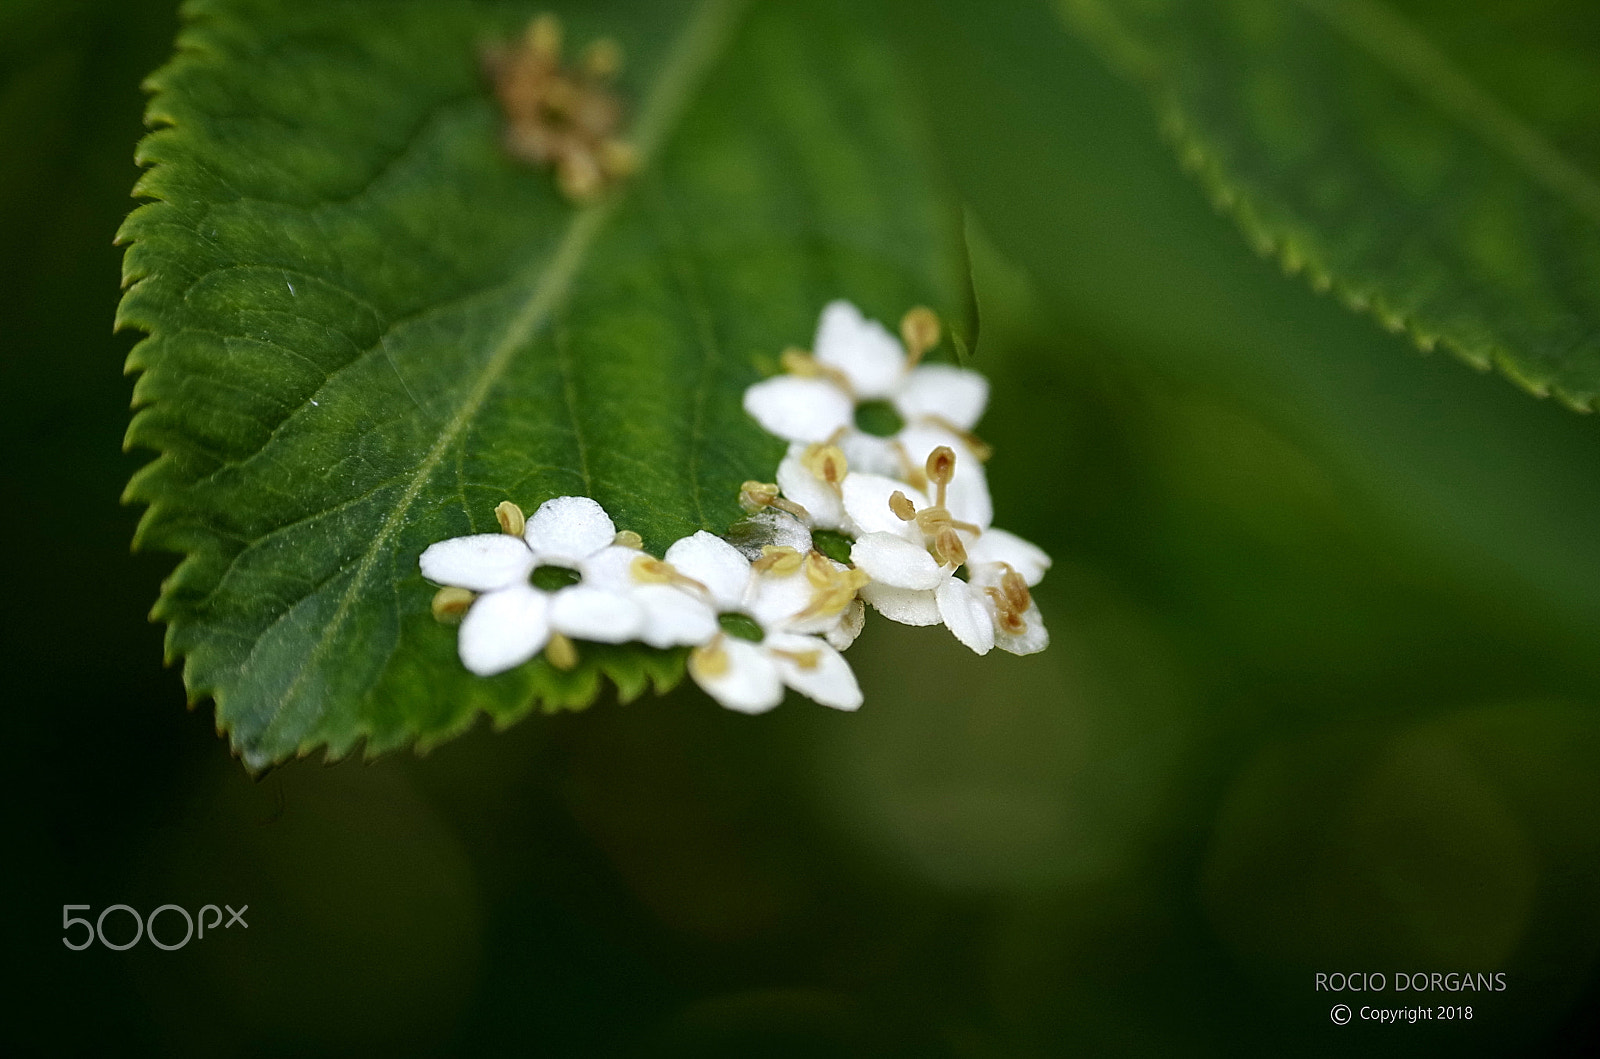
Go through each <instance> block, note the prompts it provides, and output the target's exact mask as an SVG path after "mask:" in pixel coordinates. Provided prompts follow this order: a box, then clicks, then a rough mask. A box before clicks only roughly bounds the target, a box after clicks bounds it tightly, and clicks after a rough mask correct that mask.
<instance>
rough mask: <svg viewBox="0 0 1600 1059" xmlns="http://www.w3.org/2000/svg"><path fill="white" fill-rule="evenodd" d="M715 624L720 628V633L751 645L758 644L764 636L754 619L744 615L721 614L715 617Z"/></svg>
mask: <svg viewBox="0 0 1600 1059" xmlns="http://www.w3.org/2000/svg"><path fill="white" fill-rule="evenodd" d="M717 624H718V625H721V626H722V631H723V632H725V633H727V634H728V635H729V636H737V637H738V638H739V639H741V640H749V641H750V642H751V643H760V642H761V640H762V639H763V636H764V634H763V633H762V631H761V626H759V625H757V624H756V621H755V619H754V618H752V617H750V616H749V615H746V614H722V615H719V616H718V617H717Z"/></svg>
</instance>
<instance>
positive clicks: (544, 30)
mask: <svg viewBox="0 0 1600 1059" xmlns="http://www.w3.org/2000/svg"><path fill="white" fill-rule="evenodd" d="M528 50H529V51H530V52H532V53H533V55H534V57H535V58H539V59H543V60H544V61H545V62H548V63H550V64H551V65H554V64H556V63H558V62H560V61H561V20H560V19H559V18H557V17H556V16H555V15H552V14H550V13H548V12H546V13H545V14H542V15H540V16H539V17H538V18H536V19H534V20H533V21H532V22H530V23H528Z"/></svg>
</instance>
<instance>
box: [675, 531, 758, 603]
mask: <svg viewBox="0 0 1600 1059" xmlns="http://www.w3.org/2000/svg"><path fill="white" fill-rule="evenodd" d="M666 559H667V562H669V563H671V564H672V565H673V567H675V568H676V569H677V571H678V573H680V574H682V575H684V576H685V577H692V578H694V579H695V580H696V581H698V582H700V583H701V584H702V585H705V586H706V590H707V591H708V592H710V593H711V598H712V599H713V600H714V601H715V602H716V604H717V607H718V609H720V610H738V609H739V607H740V606H742V605H743V604H744V595H745V589H746V588H748V587H749V585H750V560H749V559H746V558H745V557H744V556H743V555H740V554H739V549H737V548H735V547H734V546H733V545H731V544H729V543H728V542H727V541H725V540H723V539H722V538H721V537H718V536H716V535H714V534H711V533H707V532H706V531H705V530H700V531H699V532H698V533H695V534H693V535H691V536H688V537H684V538H683V539H682V540H679V541H676V542H674V543H673V545H672V547H670V548H668V549H667V555H666Z"/></svg>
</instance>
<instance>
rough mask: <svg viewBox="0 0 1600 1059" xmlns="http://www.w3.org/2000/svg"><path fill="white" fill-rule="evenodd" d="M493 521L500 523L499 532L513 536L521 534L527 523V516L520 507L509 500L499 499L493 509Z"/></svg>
mask: <svg viewBox="0 0 1600 1059" xmlns="http://www.w3.org/2000/svg"><path fill="white" fill-rule="evenodd" d="M494 517H495V521H496V522H499V523H500V532H501V533H508V534H510V535H511V536H513V537H520V536H522V531H523V529H524V528H526V527H527V525H528V516H526V515H524V514H523V513H522V509H521V508H520V507H518V506H517V505H515V504H513V503H512V502H511V501H509V500H502V501H500V503H499V505H498V506H497V507H496V508H495V509H494Z"/></svg>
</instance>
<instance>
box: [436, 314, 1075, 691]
mask: <svg viewBox="0 0 1600 1059" xmlns="http://www.w3.org/2000/svg"><path fill="white" fill-rule="evenodd" d="M939 330H940V329H939V322H938V320H937V318H936V317H935V316H934V315H933V313H931V312H930V311H928V310H926V309H913V310H912V311H911V312H909V313H907V314H906V316H905V318H904V319H903V320H902V321H901V328H900V331H901V338H900V339H898V340H897V339H896V338H895V337H894V336H893V335H891V334H890V333H889V331H888V330H887V329H886V328H884V327H883V326H882V325H881V324H879V323H877V322H876V321H872V320H867V319H865V318H864V317H863V316H862V315H861V313H860V312H859V311H858V310H857V309H856V308H855V307H854V306H853V305H850V304H849V303H848V302H843V301H836V302H833V303H831V304H829V305H828V306H827V307H826V308H825V309H824V310H823V313H822V319H821V322H820V325H819V326H818V329H817V336H816V341H815V350H814V352H811V353H806V352H802V351H799V350H791V351H789V352H787V353H785V354H784V356H783V366H784V368H785V371H784V373H783V374H781V375H777V376H774V377H772V378H770V379H767V380H765V381H763V382H759V383H756V384H755V385H754V386H751V387H750V388H749V389H748V390H747V391H746V392H745V395H744V407H745V410H746V411H748V412H749V413H750V415H752V416H753V417H754V418H755V419H756V421H757V422H759V423H760V424H761V425H762V427H763V428H765V429H766V430H768V431H769V432H771V433H772V434H775V435H777V436H778V437H780V438H782V439H784V440H786V441H787V442H789V448H788V451H787V453H786V454H785V455H784V457H783V459H782V461H781V462H780V463H779V465H778V468H777V472H776V475H775V478H776V481H774V482H771V483H767V482H761V481H755V480H752V481H749V482H746V483H745V485H744V487H743V489H742V491H741V495H740V502H741V503H742V504H743V505H744V507H745V509H746V510H747V511H749V512H751V513H752V515H753V518H752V520H751V522H752V524H753V525H755V526H756V527H757V529H758V532H759V539H758V540H756V541H755V542H753V543H752V542H751V541H750V540H749V539H748V536H746V537H745V538H741V546H736V545H735V544H734V543H732V542H730V541H729V540H725V539H723V538H721V537H718V536H715V535H713V534H711V533H707V532H705V531H701V532H698V533H695V534H693V535H692V536H689V537H685V538H683V539H682V540H679V541H677V542H676V543H674V544H673V545H672V546H671V547H669V548H668V549H667V551H666V553H665V555H664V556H663V557H662V558H656V557H655V556H652V555H650V554H648V553H647V552H645V551H644V550H643V548H642V546H641V545H642V542H641V540H640V538H639V537H638V535H637V534H634V533H631V532H627V531H624V532H621V533H619V532H618V531H617V528H616V526H615V525H614V524H613V523H612V521H611V518H610V516H608V515H607V514H606V512H605V511H604V510H603V509H602V508H601V507H600V505H599V504H597V503H596V502H595V501H593V500H591V499H589V498H587V497H575V496H564V497H556V498H554V499H552V500H547V501H545V502H544V503H543V504H541V505H540V507H539V509H538V510H537V511H535V512H534V514H533V515H532V516H531V517H524V514H523V512H522V510H521V509H520V508H518V507H517V506H516V505H514V504H512V503H510V502H509V501H508V502H506V503H502V504H501V505H500V506H499V507H498V508H497V509H496V512H495V514H496V516H497V518H498V519H499V522H500V530H501V532H499V533H485V534H476V535H473V536H468V537H456V538H453V539H451V540H446V541H441V542H439V543H438V544H434V545H433V546H431V547H429V548H428V549H427V550H426V551H424V552H423V553H422V558H421V561H420V562H421V567H422V574H423V576H424V577H426V578H427V579H429V580H430V581H433V582H435V583H437V584H440V585H443V586H445V587H443V588H441V589H440V590H439V592H438V594H437V595H436V596H435V598H434V614H435V616H436V617H439V618H441V619H445V618H452V617H460V618H461V630H460V634H459V642H458V650H459V652H460V655H461V661H462V663H463V664H464V665H465V666H466V667H467V668H468V669H469V670H471V671H472V672H473V673H476V674H479V675H481V676H490V675H493V674H495V673H500V672H504V671H505V670H508V669H511V668H513V667H515V666H518V665H520V664H522V663H523V662H526V661H527V660H529V659H531V658H532V657H534V656H535V655H536V654H538V653H539V652H540V651H544V652H545V655H546V657H547V658H548V659H549V660H550V662H551V663H552V664H554V665H556V666H558V667H570V666H571V665H573V664H575V663H576V660H577V653H576V648H575V647H574V645H573V643H572V641H573V640H574V639H578V640H588V641H593V642H599V643H623V642H628V641H639V642H642V643H645V644H648V645H650V646H652V647H661V648H665V647H689V648H691V651H690V654H689V674H690V676H692V677H693V679H694V680H695V682H696V683H697V684H699V685H700V686H701V687H702V688H704V689H705V690H706V692H707V693H709V694H710V695H711V696H712V697H713V698H715V699H716V700H717V701H718V702H720V703H722V704H723V705H724V706H727V707H729V708H730V709H735V710H741V711H743V712H746V713H760V712H763V711H765V710H769V709H771V708H773V707H774V706H776V705H778V703H779V702H780V701H781V700H782V698H783V694H784V688H785V687H788V688H791V689H793V690H795V691H798V692H800V693H801V694H803V695H806V696H808V697H809V698H811V699H814V700H815V701H817V702H820V703H822V704H823V705H825V706H832V707H835V708H837V709H842V710H853V709H856V708H857V707H859V706H860V705H861V701H862V695H861V689H860V686H859V685H858V684H857V683H856V679H855V674H854V673H853V672H852V671H851V669H850V666H849V664H848V663H847V662H846V661H845V659H844V656H843V655H842V654H841V652H842V651H844V650H845V649H846V648H848V647H849V646H850V644H851V643H853V642H854V640H855V638H856V636H857V635H858V634H859V633H860V631H861V627H862V624H863V621H864V617H865V606H864V604H870V605H871V606H872V607H873V608H874V609H875V610H877V611H878V612H879V613H880V614H883V615H885V616H886V617H888V618H890V619H891V620H893V621H898V622H902V623H904V624H907V625H941V624H942V625H944V626H946V627H947V628H948V629H949V630H950V631H951V633H953V634H954V635H955V637H956V639H957V640H959V641H960V642H961V643H963V644H965V645H966V646H967V647H969V648H971V649H972V650H973V651H976V652H977V653H978V654H986V653H988V652H989V651H990V650H991V649H992V648H995V647H999V648H1001V649H1002V650H1005V651H1010V652H1012V653H1013V654H1032V653H1034V652H1037V651H1042V650H1044V648H1045V647H1046V646H1047V645H1048V643H1049V634H1048V633H1047V632H1046V630H1045V626H1044V620H1043V618H1042V617H1041V616H1040V614H1039V608H1038V606H1037V605H1036V604H1035V603H1034V602H1033V599H1032V596H1031V594H1030V592H1029V589H1030V588H1032V587H1033V586H1034V585H1036V584H1038V583H1039V581H1040V579H1041V578H1043V577H1044V573H1045V571H1046V570H1047V569H1049V566H1050V557H1049V556H1048V555H1046V554H1045V553H1044V552H1043V551H1042V550H1041V549H1039V548H1038V547H1036V546H1034V545H1032V544H1030V543H1028V542H1027V541H1025V540H1022V539H1021V538H1020V537H1017V536H1016V535H1014V534H1011V533H1007V532H1006V531H1005V530H1002V529H996V528H994V527H993V526H992V524H991V523H992V522H993V514H994V512H993V505H992V503H991V501H990V497H989V487H988V482H987V479H986V478H985V476H984V470H983V463H984V461H985V460H986V459H987V458H988V456H989V449H988V447H987V446H986V445H984V444H983V443H982V442H981V441H979V440H978V439H977V437H976V436H974V435H973V433H972V430H973V428H974V427H975V426H976V425H977V422H978V420H979V418H980V417H981V416H982V414H983V410H984V406H985V404H986V403H987V400H988V383H987V382H986V381H985V380H984V378H983V377H982V376H981V375H979V374H977V373H976V372H973V371H969V370H966V369H964V368H958V367H953V366H950V365H944V364H924V363H921V360H922V357H923V355H924V354H926V353H927V352H928V351H929V350H930V349H932V348H933V347H934V346H935V345H937V344H938V340H939ZM830 541H831V542H832V543H833V544H834V545H836V547H834V548H828V549H827V550H831V551H833V552H834V554H836V555H839V556H843V555H845V554H848V556H849V562H848V563H846V562H843V561H840V560H839V559H836V558H829V557H828V555H826V554H824V550H823V549H825V548H827V542H830ZM845 549H847V552H846V550H845Z"/></svg>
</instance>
